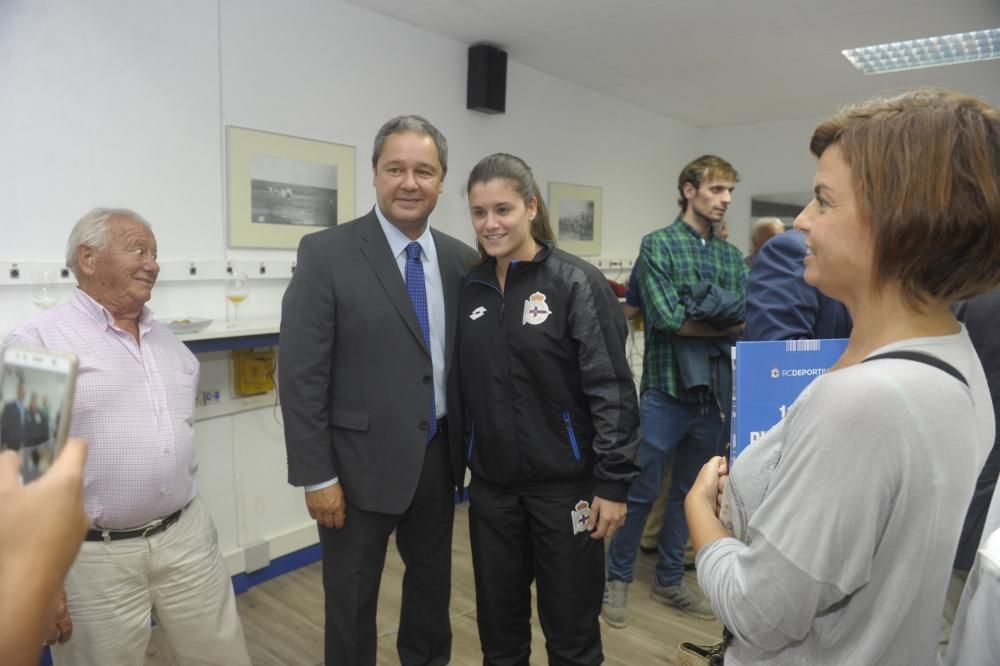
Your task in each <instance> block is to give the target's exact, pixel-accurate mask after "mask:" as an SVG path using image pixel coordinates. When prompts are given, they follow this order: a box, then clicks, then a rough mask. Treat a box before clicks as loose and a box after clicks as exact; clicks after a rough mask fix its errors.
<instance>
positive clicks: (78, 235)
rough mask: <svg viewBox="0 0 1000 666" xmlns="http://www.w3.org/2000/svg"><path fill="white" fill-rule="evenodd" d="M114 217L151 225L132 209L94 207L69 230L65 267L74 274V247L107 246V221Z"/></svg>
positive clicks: (98, 247)
mask: <svg viewBox="0 0 1000 666" xmlns="http://www.w3.org/2000/svg"><path fill="white" fill-rule="evenodd" d="M116 217H125V218H128V219H130V220H135V221H136V222H139V223H141V224H145V225H146V226H147V227H150V228H152V225H151V224H150V223H149V222H147V221H146V219H145V218H144V217H143V216H142V215H139V213H137V212H135V211H134V210H129V209H128V208H95V209H93V210H92V211H90V212H89V213H87V214H86V215H84V216H83V217H81V218H80V221H79V222H77V223H76V224H75V225H74V226H73V231H71V232H69V240H68V241H67V242H66V267H67V268H69V269H70V270H71V271H73V274H74V275H76V269H77V264H76V249H77V248H78V247H80V246H81V245H89V246H90V247H93V248H97V249H98V250H103V249H104V248H106V247H107V246H108V230H109V228H110V225H109V222H110V221H111V220H112V219H114V218H116Z"/></svg>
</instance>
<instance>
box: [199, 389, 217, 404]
mask: <svg viewBox="0 0 1000 666" xmlns="http://www.w3.org/2000/svg"><path fill="white" fill-rule="evenodd" d="M220 400H222V396H221V392H220V391H219V389H205V390H203V391H202V392H201V404H203V405H214V404H215V403H217V402H219V401H220Z"/></svg>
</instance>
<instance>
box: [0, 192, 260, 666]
mask: <svg viewBox="0 0 1000 666" xmlns="http://www.w3.org/2000/svg"><path fill="white" fill-rule="evenodd" d="M66 264H67V265H68V266H69V267H70V268H71V269H72V270H73V272H74V273H75V274H76V278H77V282H78V284H79V288H78V289H76V290H75V292H74V293H73V298H72V299H71V300H70V301H69V302H68V303H65V304H63V305H61V306H59V307H56V308H53V309H52V310H49V311H48V312H45V313H44V314H42V315H40V316H38V317H35V318H34V319H32V320H30V321H29V322H27V323H26V324H24V325H23V326H21V327H19V328H17V329H16V330H15V331H13V332H12V333H11V334H10V335H9V336H7V338H6V339H5V340H4V346H7V345H12V344H18V345H31V346H36V347H47V348H49V349H58V350H64V351H71V352H74V353H75V354H76V355H77V356H79V358H80V373H79V379H78V380H77V389H76V397H75V398H74V400H73V411H72V420H71V422H70V433H71V434H72V435H73V436H75V437H82V438H83V439H85V440H87V442H88V444H89V447H90V448H89V454H88V457H87V464H86V467H85V468H84V510H85V511H86V513H87V515H88V516H89V517H90V521H91V528H90V531H89V532H88V533H87V537H86V540H85V541H84V543H83V547H82V548H81V550H80V553H79V555H78V556H77V559H76V562H75V563H74V564H73V567H72V568H71V569H70V572H69V575H68V576H67V577H66V583H65V591H66V609H67V614H64V616H63V617H61V618H60V619H59V620H58V621H57V622H56V625H55V626H54V627H53V628H52V630H51V632H50V634H49V639H50V641H51V642H55V643H56V645H54V646H53V651H52V652H53V654H52V656H53V659H54V661H55V662H56V664H57V665H62V664H67V665H71V666H111V665H112V664H113V665H114V666H130V665H133V664H134V665H135V666H142V664H143V663H144V661H145V652H146V647H147V645H148V643H149V638H150V615H151V614H152V615H153V617H155V618H156V620H157V622H158V623H159V625H160V626H161V627H162V629H163V633H164V635H165V637H166V639H167V641H168V642H169V643H170V646H171V647H172V648H173V650H174V652H175V654H176V657H177V660H178V662H179V663H180V664H220V665H222V664H225V665H229V664H233V665H236V664H239V665H243V664H249V663H250V658H249V656H248V654H247V648H246V642H245V640H244V638H243V628H242V626H241V625H240V619H239V615H238V614H237V612H236V601H235V598H234V596H233V588H232V585H231V583H230V579H229V573H228V572H227V571H226V567H225V564H224V562H223V561H222V555H221V554H220V552H219V546H218V542H217V539H216V532H215V527H214V526H213V525H212V521H211V518H210V517H209V515H208V512H207V511H206V510H205V509H204V507H203V506H202V505H201V502H200V500H199V499H198V494H197V487H196V484H195V472H196V471H197V469H198V465H197V462H196V460H195V452H194V394H195V389H196V387H197V385H198V360H197V359H196V358H195V356H194V355H193V354H192V353H191V352H190V351H188V349H187V348H186V347H185V346H184V345H183V344H181V343H180V342H179V341H178V340H177V338H176V337H174V334H173V333H171V331H170V330H169V329H168V328H167V327H166V326H164V325H163V324H161V323H159V322H157V321H155V320H154V319H153V315H152V312H151V311H150V310H149V309H148V308H146V307H145V304H146V302H147V301H148V300H149V298H150V295H151V292H152V289H153V285H154V284H155V283H156V276H157V274H158V273H159V270H160V267H159V265H157V263H156V238H155V237H154V236H153V232H152V231H151V230H150V227H149V223H148V222H146V221H145V220H144V219H142V217H140V216H139V215H138V214H136V213H134V212H132V211H129V210H124V209H95V210H93V211H91V212H90V213H88V214H87V215H85V216H84V217H83V218H82V219H81V220H80V221H79V222H78V223H77V224H76V226H75V227H74V228H73V231H72V233H71V234H70V237H69V243H68V245H67V248H66ZM70 634H72V638H70Z"/></svg>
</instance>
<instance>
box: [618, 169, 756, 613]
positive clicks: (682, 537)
mask: <svg viewBox="0 0 1000 666" xmlns="http://www.w3.org/2000/svg"><path fill="white" fill-rule="evenodd" d="M738 180H739V175H738V174H737V173H736V169H734V168H733V166H732V165H731V164H730V163H729V162H727V161H725V160H723V159H722V158H719V157H716V156H714V155H704V156H702V157H699V158H698V159H696V160H694V161H693V162H691V163H690V164H688V165H687V166H686V167H684V169H683V170H682V171H681V174H680V177H679V178H678V183H677V187H678V190H679V191H680V195H681V198H680V200H679V201H678V204H679V205H680V207H681V213H680V216H679V217H678V218H677V219H676V220H675V221H674V222H673V223H672V224H670V225H669V226H667V227H665V228H663V229H660V230H658V231H654V232H653V233H651V234H649V235H648V236H646V237H645V238H643V239H642V247H641V249H640V251H639V262H638V274H639V280H640V281H639V289H640V294H641V301H642V314H643V317H644V319H645V349H646V351H645V354H644V356H643V364H642V366H643V368H642V386H641V392H642V397H641V401H640V408H639V409H640V411H639V425H640V429H641V431H642V441H641V443H640V445H639V464H640V465H641V466H642V473H641V474H640V475H639V478H637V479H636V480H635V481H633V482H632V486H631V488H630V490H629V495H628V513H627V517H626V520H625V525H624V526H623V527H622V528H621V529H619V530H618V532H616V533H615V535H614V538H612V540H611V545H610V547H609V549H608V580H607V583H606V586H605V600H604V607H603V610H602V616H603V617H604V619H605V621H606V622H607V623H608V624H610V625H611V626H613V627H624V626H625V624H626V614H625V611H626V607H627V596H628V585H629V583H631V582H632V580H633V578H634V571H635V558H636V551H637V549H638V547H639V540H640V538H641V537H642V531H643V526H644V525H645V523H646V517H647V515H648V514H649V509H650V507H651V505H652V504H653V501H654V500H655V499H656V495H657V492H658V491H659V489H660V482H661V480H662V478H663V474H664V471H665V467H666V465H667V463H668V462H669V461H670V460H671V459H673V470H672V479H671V486H670V489H669V491H668V493H667V504H666V507H665V509H664V512H663V524H662V527H661V528H660V536H659V541H658V543H657V551H658V560H657V564H656V576H655V579H654V580H653V585H652V590H651V595H652V597H653V598H654V599H656V600H657V601H660V602H663V603H665V604H667V605H669V606H673V607H676V608H678V609H680V610H681V611H683V612H685V613H688V614H690V615H692V616H694V617H699V618H711V617H712V609H711V606H710V605H709V604H708V601H707V600H706V599H705V597H704V596H703V595H702V594H701V591H700V590H698V589H697V586H694V585H691V584H689V583H688V582H687V581H685V580H684V546H685V544H686V543H687V538H688V531H687V521H686V520H685V518H684V497H685V495H687V492H688V490H690V489H691V484H692V483H693V482H694V479H695V477H697V475H698V470H700V469H701V467H702V465H704V464H705V462H706V461H708V459H709V458H711V457H712V456H714V455H719V453H720V448H721V443H722V441H723V433H722V429H723V424H724V422H725V414H726V412H727V411H728V409H729V405H728V404H723V401H724V400H725V397H727V396H728V395H729V392H730V390H731V386H727V387H720V388H719V389H718V390H717V391H712V390H706V389H705V387H703V386H702V387H696V388H694V389H686V388H685V387H684V385H683V383H682V381H681V373H680V369H679V366H678V359H677V353H676V349H675V341H676V340H677V338H678V337H682V338H706V339H714V340H715V341H716V342H718V343H719V346H720V347H722V348H725V347H727V346H728V344H729V342H730V341H731V339H733V338H736V337H739V336H740V335H742V332H743V324H742V323H741V324H739V325H736V326H733V327H731V328H728V329H726V330H719V329H716V328H714V327H712V326H710V325H708V324H706V323H704V322H702V321H694V320H693V319H690V318H689V317H688V316H687V308H686V306H685V304H684V302H683V300H682V291H683V290H684V288H685V287H693V286H694V285H695V283H697V282H701V281H705V282H709V283H711V284H713V285H715V286H717V287H721V288H722V289H724V290H726V291H728V292H730V293H731V294H732V295H734V296H735V297H736V298H738V299H739V301H740V304H741V307H742V308H743V310H744V311H745V298H746V283H747V267H746V264H745V263H744V262H743V256H742V254H741V253H740V251H739V250H738V249H737V248H736V247H735V246H733V245H730V244H729V243H726V242H725V241H724V240H722V239H721V238H719V237H718V236H717V235H716V230H717V229H718V228H719V227H720V226H721V224H722V218H723V216H724V215H725V213H726V209H727V207H728V206H729V203H730V201H731V200H732V192H733V188H734V186H735V184H736V182H737V181H738ZM720 362H725V363H728V362H729V359H728V356H727V357H726V358H725V359H721V361H720ZM717 394H718V395H717Z"/></svg>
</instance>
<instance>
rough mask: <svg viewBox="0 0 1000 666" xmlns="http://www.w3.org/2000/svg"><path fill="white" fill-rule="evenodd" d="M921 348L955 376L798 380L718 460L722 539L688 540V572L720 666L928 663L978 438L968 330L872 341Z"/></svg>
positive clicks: (980, 385) (899, 369) (982, 415)
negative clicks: (721, 637) (706, 613)
mask: <svg viewBox="0 0 1000 666" xmlns="http://www.w3.org/2000/svg"><path fill="white" fill-rule="evenodd" d="M896 349H911V350H916V351H922V352H925V353H928V354H931V355H934V356H937V357H939V358H941V359H943V360H945V361H947V362H948V363H950V364H952V365H953V366H955V367H956V368H957V369H958V370H959V371H960V372H961V373H962V374H963V375H964V376H965V378H966V379H967V380H968V382H969V386H970V387H971V388H966V387H965V386H964V385H963V384H962V383H961V382H959V381H958V380H957V379H955V378H953V377H951V376H949V375H948V374H946V373H944V372H942V371H941V370H939V369H937V368H934V367H931V366H928V365H926V364H923V363H918V362H914V361H908V360H895V359H890V360H878V361H873V362H870V363H862V364H859V365H855V366H851V367H849V368H844V369H841V370H836V371H834V372H831V373H828V374H826V375H824V376H822V377H820V378H818V379H816V381H814V382H813V383H812V384H811V385H810V386H809V387H808V388H807V389H806V390H805V391H804V392H803V393H802V395H800V396H799V398H798V400H796V401H795V403H794V404H793V405H792V407H791V409H789V411H788V415H787V417H786V418H785V420H784V421H782V422H780V423H779V424H778V425H776V426H775V427H774V428H772V429H771V431H769V432H768V433H767V434H766V435H765V436H764V437H762V438H761V439H759V440H758V441H757V442H755V443H754V444H753V445H752V446H750V447H749V448H747V450H746V451H745V452H744V453H743V454H742V455H741V456H740V457H739V459H738V460H737V461H736V463H735V464H734V467H733V470H732V472H731V475H730V479H729V482H728V486H727V488H726V492H725V498H724V501H725V503H726V509H728V512H729V514H730V515H729V516H728V518H726V519H724V520H728V523H729V524H727V527H730V529H731V531H732V533H733V534H734V535H735V538H726V539H722V540H720V541H716V542H714V543H712V544H709V545H707V546H705V547H704V548H702V549H701V550H700V551H699V553H698V557H697V567H698V581H699V583H700V584H701V587H702V589H704V591H705V593H706V595H707V596H708V598H709V600H710V601H711V602H712V607H713V609H714V610H715V613H716V615H717V616H718V617H719V619H720V621H722V622H723V623H724V624H725V625H726V626H727V627H728V628H729V629H730V630H731V631H732V632H733V633H734V634H735V638H734V640H733V642H732V644H731V646H730V648H729V651H728V652H727V654H726V664H727V666H732V665H737V666H738V665H741V664H851V665H852V666H863V665H865V664H900V665H902V664H905V665H906V666H920V665H921V664H935V663H937V658H938V657H937V645H938V630H939V628H940V624H941V613H942V608H943V605H944V596H945V589H946V586H947V582H948V577H949V575H950V572H951V564H952V559H953V558H954V555H955V546H956V543H957V542H958V536H959V531H960V529H961V526H962V519H963V517H964V514H965V510H966V507H967V506H968V504H969V499H970V497H971V496H972V489H973V485H974V483H975V480H976V476H977V475H978V473H979V469H980V468H981V467H982V464H983V461H984V460H985V458H986V455H987V453H988V451H989V449H990V447H991V446H992V444H993V436H994V419H993V406H992V403H991V401H990V394H989V389H988V388H987V385H986V380H985V377H984V375H983V370H982V367H981V366H980V363H979V360H978V358H977V356H976V353H975V350H974V349H973V347H972V344H971V343H970V341H969V337H968V335H967V334H966V332H965V330H964V328H963V330H962V331H961V332H960V333H958V334H955V335H950V336H940V337H932V338H918V339H912V340H907V341H904V342H900V343H895V344H892V345H888V346H886V347H883V348H881V349H879V350H876V351H875V352H873V355H874V354H878V353H882V352H885V351H889V350H896Z"/></svg>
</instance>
